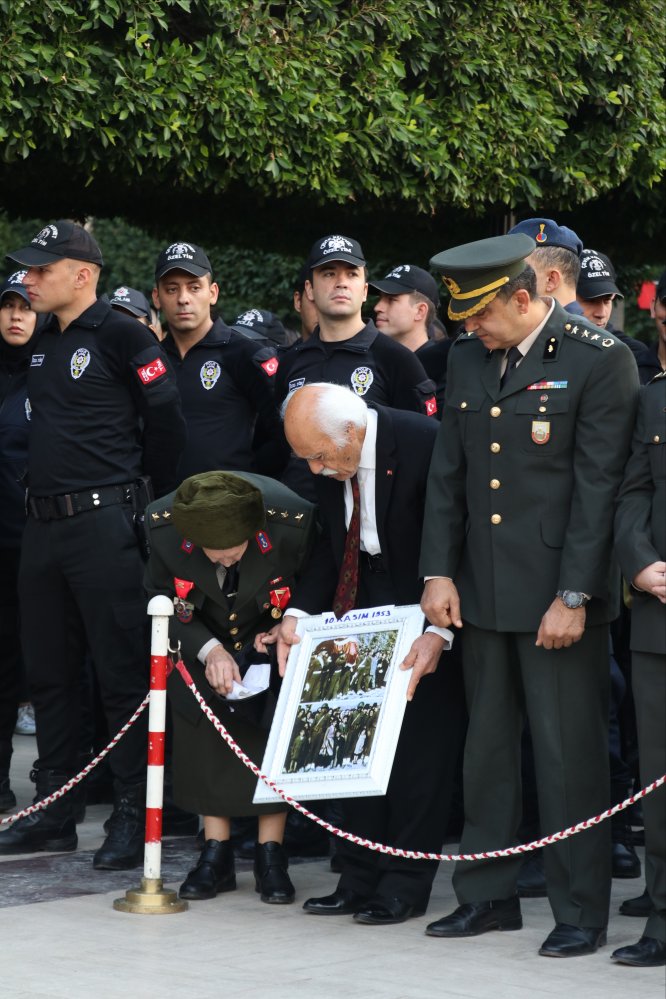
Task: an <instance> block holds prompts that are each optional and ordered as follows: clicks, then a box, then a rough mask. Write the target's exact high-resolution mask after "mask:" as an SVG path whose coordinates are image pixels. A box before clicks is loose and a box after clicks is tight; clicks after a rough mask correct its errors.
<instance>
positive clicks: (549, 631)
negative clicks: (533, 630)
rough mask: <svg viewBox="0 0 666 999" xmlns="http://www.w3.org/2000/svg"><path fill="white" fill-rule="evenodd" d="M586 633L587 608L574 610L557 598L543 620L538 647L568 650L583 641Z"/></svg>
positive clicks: (538, 635)
mask: <svg viewBox="0 0 666 999" xmlns="http://www.w3.org/2000/svg"><path fill="white" fill-rule="evenodd" d="M584 631H585V608H584V607H576V609H575V610H572V609H571V608H570V607H566V606H565V605H564V604H563V603H562V601H561V600H560V598H559V597H555V599H554V600H553V602H552V604H551V605H550V607H549V608H548V610H547V611H546V613H545V614H544V616H543V617H542V618H541V624H540V625H539V631H538V632H537V639H536V645H542V646H543V647H544V649H567V648H568V647H569V646H570V645H573V644H574V642H579V641H580V640H581V638H582V637H583V632H584Z"/></svg>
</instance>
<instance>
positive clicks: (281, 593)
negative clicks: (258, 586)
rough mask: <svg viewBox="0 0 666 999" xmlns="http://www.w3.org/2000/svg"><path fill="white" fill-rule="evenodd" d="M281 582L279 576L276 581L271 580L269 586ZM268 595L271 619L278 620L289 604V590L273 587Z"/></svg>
mask: <svg viewBox="0 0 666 999" xmlns="http://www.w3.org/2000/svg"><path fill="white" fill-rule="evenodd" d="M280 582H282V577H281V576H279V577H278V578H277V579H271V583H270V585H271V586H272V585H273V584H274V583H280ZM268 595H269V598H270V601H271V605H272V606H271V617H273V618H275V619H276V620H278V619H279V618H281V617H282V613H283V611H284V609H285V607H287V605H288V604H289V601H290V599H291V590H290V589H289V587H288V586H280V587H275V589H273V590H269V591H268Z"/></svg>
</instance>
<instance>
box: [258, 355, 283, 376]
mask: <svg viewBox="0 0 666 999" xmlns="http://www.w3.org/2000/svg"><path fill="white" fill-rule="evenodd" d="M261 366H262V368H263V369H264V371H265V372H266V374H267V375H268V376H269V377H271V376H272V375H274V374H275V372H276V371H277V369H278V367H279V362H278V359H277V357H269V358H268V360H267V361H262V362H261Z"/></svg>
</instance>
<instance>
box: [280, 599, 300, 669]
mask: <svg viewBox="0 0 666 999" xmlns="http://www.w3.org/2000/svg"><path fill="white" fill-rule="evenodd" d="M297 624H298V618H297V617H294V615H293V614H288V615H287V616H286V617H283V618H282V620H281V621H280V624H279V625H278V628H277V659H278V669H279V671H280V676H284V674H285V672H286V669H287V659H288V658H289V653H290V651H291V647H292V645H298V643H299V642H300V638H299V636H298V635H297V634H296V625H297Z"/></svg>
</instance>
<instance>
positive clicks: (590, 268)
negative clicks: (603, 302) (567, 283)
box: [576, 249, 624, 299]
mask: <svg viewBox="0 0 666 999" xmlns="http://www.w3.org/2000/svg"><path fill="white" fill-rule="evenodd" d="M576 294H577V295H579V296H580V297H581V298H584V299H588V298H601V296H602V295H617V296H618V298H624V295H623V294H622V292H621V291H620V289H619V288H618V286H617V285H616V283H615V268H614V267H613V265H612V263H611V262H610V259H609V258H608V257H607V256H606V254H605V253H599V251H598V250H588V249H585V250H583V252H582V254H581V258H580V275H579V278H578V283H577V285H576Z"/></svg>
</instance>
